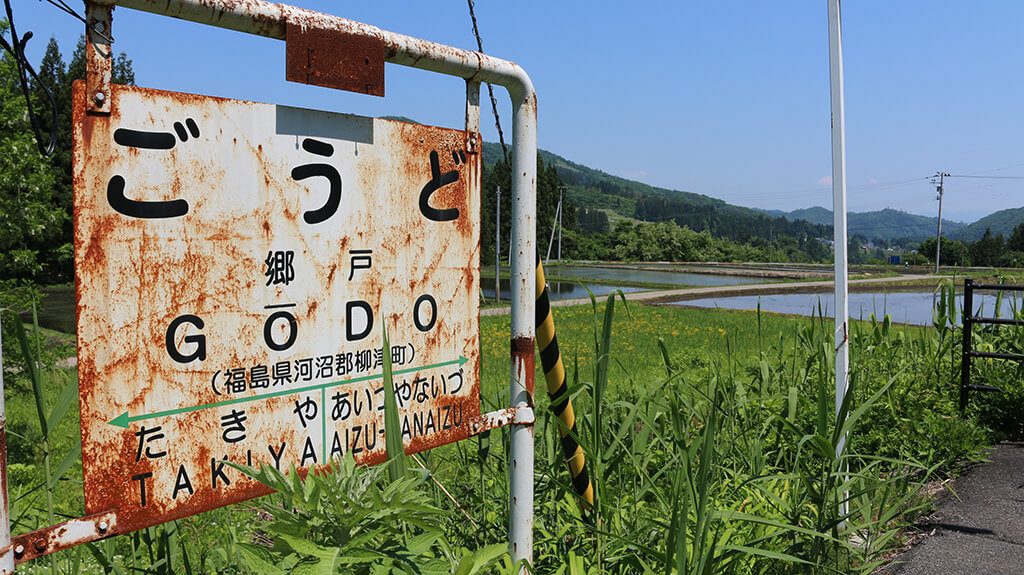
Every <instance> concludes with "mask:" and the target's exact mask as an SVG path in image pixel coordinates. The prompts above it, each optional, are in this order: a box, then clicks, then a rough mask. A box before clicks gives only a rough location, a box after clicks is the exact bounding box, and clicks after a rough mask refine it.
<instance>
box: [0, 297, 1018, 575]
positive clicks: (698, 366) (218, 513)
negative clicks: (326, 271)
mask: <svg viewBox="0 0 1024 575" xmlns="http://www.w3.org/2000/svg"><path fill="white" fill-rule="evenodd" d="M615 297H616V296H614V295H613V296H612V297H611V298H609V299H607V300H604V299H603V300H601V301H599V302H595V305H593V306H575V307H566V308H556V310H555V321H556V327H557V330H558V336H559V340H560V344H561V351H562V358H563V361H564V363H565V365H566V368H567V372H568V379H569V393H570V395H571V398H572V402H573V404H574V410H575V414H576V423H577V429H576V433H575V438H576V439H577V440H578V442H579V443H580V445H581V446H582V448H583V450H584V452H585V455H586V460H587V471H588V474H589V476H590V477H591V479H592V481H593V486H594V489H595V493H596V503H595V505H594V506H593V507H589V506H587V505H585V504H582V502H581V500H580V499H579V497H578V496H577V495H576V493H575V491H574V489H573V487H572V483H571V481H570V478H569V474H568V472H567V470H566V464H565V457H564V455H563V454H562V451H561V447H560V440H559V436H560V434H565V433H567V432H566V430H565V429H564V428H560V425H561V424H560V423H559V420H558V419H557V418H555V417H554V416H553V415H552V413H551V411H550V410H549V409H548V406H549V405H550V399H549V398H548V397H547V396H546V394H545V393H544V383H543V382H544V379H543V374H542V373H540V370H539V369H538V373H537V382H538V383H537V387H538V389H537V397H536V407H537V410H536V411H537V417H538V419H537V422H536V426H535V431H536V440H537V445H536V459H537V464H536V470H535V485H536V504H535V516H536V525H535V531H534V537H535V551H534V564H533V566H532V570H533V572H535V573H555V574H559V573H564V574H574V575H575V574H599V573H608V574H627V573H628V574H633V573H643V574H647V573H651V574H654V573H659V574H673V573H675V574H678V575H682V574H684V573H686V574H691V573H693V574H697V573H700V574H711V573H737V574H755V573H858V572H859V573H870V572H872V571H873V570H874V569H875V568H876V567H877V566H878V565H880V564H883V563H884V562H885V561H886V560H887V559H888V558H889V557H890V554H891V552H892V550H893V549H894V548H897V547H898V546H899V545H900V544H901V541H902V537H903V535H902V529H903V528H904V527H905V526H906V525H908V524H909V523H911V522H912V521H913V520H914V518H915V517H916V516H918V515H919V514H920V513H922V512H924V511H926V510H927V509H928V507H929V497H928V495H927V493H930V492H931V491H932V489H931V487H932V486H934V485H936V484H937V483H938V482H941V481H943V480H945V479H948V478H949V477H951V476H954V475H955V474H957V473H958V472H959V470H961V469H962V468H963V466H964V465H965V464H968V463H970V462H973V461H978V460H981V459H982V458H983V457H984V455H985V450H986V448H987V446H988V445H990V444H991V442H992V441H994V440H997V439H1000V438H1004V437H1019V436H1021V435H1022V429H1021V422H1020V421H1019V417H1017V415H1016V414H1017V413H1019V409H1020V407H1021V400H1022V397H1024V393H1022V391H1024V390H1022V389H1021V387H1022V380H1024V377H1022V373H1021V368H1020V367H1018V366H1016V365H1010V364H1007V363H1005V362H997V361H990V360H979V361H977V363H976V365H977V368H976V372H975V373H974V374H973V376H974V378H975V381H976V382H979V383H990V384H992V385H998V386H1000V387H1001V388H1003V389H1004V392H1003V393H1001V394H990V395H987V396H984V397H979V398H977V399H973V398H972V402H971V404H970V406H969V408H968V411H967V413H966V414H965V416H964V417H960V415H959V414H958V410H957V394H958V388H957V385H958V384H957V382H958V377H959V359H958V350H959V341H960V333H959V328H958V327H956V325H955V324H956V322H955V319H956V317H955V316H956V310H954V309H952V308H951V307H950V306H948V305H947V304H946V303H945V302H946V301H947V299H946V298H945V297H943V298H942V299H941V301H940V305H939V306H938V307H937V310H936V314H935V321H934V322H933V325H931V326H926V327H911V326H897V325H894V324H891V323H890V322H889V321H888V320H887V319H886V318H876V319H871V320H868V321H861V322H855V324H854V325H853V326H852V332H851V334H850V335H851V337H850V343H851V366H852V367H851V390H850V393H849V394H848V398H849V400H848V401H847V403H845V404H844V405H843V407H842V410H841V413H840V414H839V415H838V416H837V414H836V413H835V407H834V374H833V371H832V370H833V367H832V366H833V361H834V355H833V354H834V351H833V343H832V337H833V335H832V321H831V320H830V319H827V318H826V319H824V320H823V319H820V318H798V317H791V316H782V315H774V314H767V313H759V312H757V311H726V310H714V309H688V308H678V307H668V306H666V307H656V306H643V305H634V304H627V303H624V302H623V301H622V300H621V299H618V300H616V299H615ZM7 319H8V317H7V316H5V320H7ZM508 321H509V318H508V316H494V317H484V318H481V346H482V357H483V365H482V380H483V403H484V408H485V409H493V408H497V407H503V406H505V405H506V404H507V397H508V391H507V388H508V355H509V342H508ZM8 323H10V322H5V326H7V324H8ZM36 335H37V332H36V331H35V329H34V328H33V327H32V325H28V326H27V332H26V338H25V341H26V343H27V345H28V347H29V348H30V350H34V351H35V353H36V354H37V355H39V356H41V359H42V361H41V362H40V363H41V365H43V366H44V367H45V369H42V370H40V372H39V373H38V375H37V377H32V370H31V369H25V368H24V363H23V362H22V363H21V364H19V363H18V360H17V358H11V357H10V356H11V354H10V353H8V354H5V360H10V361H8V366H9V367H11V368H12V369H13V370H14V371H13V372H12V371H10V370H8V373H7V374H6V376H7V377H6V378H5V383H6V388H7V390H6V391H7V398H6V400H7V413H8V433H9V443H10V452H9V461H10V462H11V464H10V467H9V474H10V485H11V494H12V517H13V518H14V525H13V531H14V532H15V533H23V532H26V531H29V530H32V529H35V528H38V527H41V526H44V525H47V524H51V523H53V522H56V521H60V520H62V519H63V518H68V517H77V516H80V515H81V513H82V511H83V509H82V507H83V502H82V495H81V492H82V486H81V464H80V446H79V443H78V441H79V440H78V437H79V431H78V416H77V392H76V387H75V374H74V370H73V369H62V368H60V367H59V365H60V360H61V359H62V358H63V357H68V356H70V355H72V350H73V345H74V344H73V338H72V337H71V336H68V335H66V334H61V333H59V332H51V331H49V330H40V331H39V332H38V336H39V337H38V339H37V338H36ZM4 337H5V338H11V337H14V338H17V334H13V333H10V330H9V326H8V327H5V331H4ZM975 341H976V343H975V345H976V347H979V349H1000V350H1003V351H1015V350H1016V351H1017V352H1019V351H1020V350H1021V349H1024V333H1022V332H1021V331H1020V330H1019V329H1018V330H1014V329H1012V328H1011V329H1003V328H1000V329H996V330H993V331H990V332H986V333H983V334H979V335H977V336H976V340H975ZM985 346H989V347H988V348H986V347H985ZM10 347H11V346H10V345H9V344H5V350H6V349H10ZM537 363H538V366H539V364H540V362H539V361H538V362H537ZM19 365H20V366H22V367H20V368H19ZM19 370H20V371H19ZM844 438H846V440H845V447H844V448H843V449H841V450H840V449H837V448H838V447H839V445H840V443H841V441H843V440H844ZM506 453H507V435H506V433H505V432H504V431H502V430H496V431H493V432H491V433H490V434H488V435H485V436H481V437H478V438H474V439H470V440H467V441H464V442H461V443H458V444H453V445H449V446H445V447H443V448H439V449H436V450H433V451H431V452H426V453H423V454H421V455H419V456H415V457H406V458H401V463H402V465H401V466H398V465H397V464H388V465H383V466H378V467H375V468H372V469H371V468H362V467H359V466H356V465H354V464H353V463H352V461H351V460H350V459H348V460H343V461H338V462H337V465H336V466H335V468H334V470H333V471H332V472H331V473H323V474H317V475H313V474H310V475H309V476H307V477H306V478H305V479H300V478H297V477H285V476H283V475H280V474H275V473H274V472H273V471H272V470H267V469H264V470H262V471H255V470H250V473H255V474H257V477H258V478H259V479H260V480H261V481H264V482H265V483H268V484H270V485H271V486H274V487H275V488H276V489H278V490H279V491H280V492H281V494H279V495H274V496H268V497H265V498H262V499H258V500H253V501H251V502H247V503H242V504H238V505H235V506H231V507H227V508H222V509H218V510H215V511H211V512H208V513H205V514H202V515H198V516H194V517H191V518H189V519H185V520H181V521H178V522H174V523H169V524H165V525H163V526H160V527H154V528H150V529H147V530H144V531H142V532H138V533H136V534H134V535H126V536H119V537H115V538H112V539H109V540H105V541H101V542H98V543H94V544H90V545H87V546H81V547H78V548H76V549H74V550H71V551H66V552H62V553H60V554H57V555H54V556H51V558H42V559H39V560H36V561H34V562H32V563H30V564H27V565H26V566H25V568H24V570H25V571H26V572H38V573H47V572H51V573H79V572H81V573H130V572H131V573H360V574H362V573H366V574H379V573H424V574H426V573H458V574H470V573H512V572H515V571H516V566H514V565H512V564H511V562H510V560H509V558H508V556H507V554H506V553H505V549H506V546H507V505H508V503H507V500H508V480H507V462H506ZM396 461H397V460H396Z"/></svg>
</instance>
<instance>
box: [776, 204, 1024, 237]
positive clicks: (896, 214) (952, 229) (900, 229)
mask: <svg viewBox="0 0 1024 575" xmlns="http://www.w3.org/2000/svg"><path fill="white" fill-rule="evenodd" d="M769 213H772V214H781V215H782V216H783V217H785V218H786V219H789V220H801V219H802V220H807V221H809V222H812V223H820V224H828V225H831V224H832V210H829V209H826V208H822V207H818V206H815V207H813V208H805V209H800V210H793V211H792V212H779V211H777V210H776V211H772V212H769ZM847 218H848V219H847V226H848V228H849V232H850V235H851V236H854V235H857V236H861V237H864V238H867V239H869V240H874V239H881V240H886V241H893V240H904V241H921V240H923V239H926V238H930V237H934V236H935V224H936V219H937V218H930V217H928V216H919V215H917V214H911V213H907V212H904V211H900V210H893V209H890V208H886V209H884V210H878V211H874V212H850V213H849V214H847ZM966 227H967V226H966V224H963V223H961V222H954V221H951V220H947V219H945V218H943V219H942V233H943V235H949V236H952V237H958V236H957V234H959V233H960V232H961V231H962V230H963V229H964V228H966ZM1010 229H1011V230H1012V229H1013V226H1010ZM983 233H985V229H984V228H982V229H981V231H980V232H979V233H978V237H979V238H980V237H981V235H982V234H983Z"/></svg>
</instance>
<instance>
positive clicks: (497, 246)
mask: <svg viewBox="0 0 1024 575" xmlns="http://www.w3.org/2000/svg"><path fill="white" fill-rule="evenodd" d="M497 208H498V212H497V215H496V216H495V218H494V219H495V222H494V300H495V301H497V302H500V301H501V186H498V204H497Z"/></svg>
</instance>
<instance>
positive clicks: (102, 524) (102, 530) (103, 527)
mask: <svg viewBox="0 0 1024 575" xmlns="http://www.w3.org/2000/svg"><path fill="white" fill-rule="evenodd" d="M97 527H99V530H100V533H106V532H107V522H106V521H100V524H99V525H98V526H97Z"/></svg>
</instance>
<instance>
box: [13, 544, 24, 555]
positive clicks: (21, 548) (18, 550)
mask: <svg viewBox="0 0 1024 575" xmlns="http://www.w3.org/2000/svg"><path fill="white" fill-rule="evenodd" d="M14 554H15V555H18V556H21V555H24V554H25V546H24V545H18V546H16V547H15V548H14Z"/></svg>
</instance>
